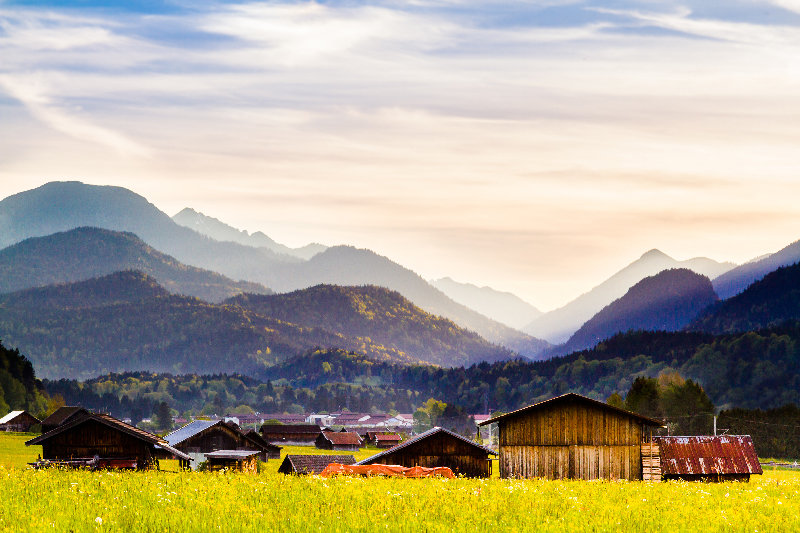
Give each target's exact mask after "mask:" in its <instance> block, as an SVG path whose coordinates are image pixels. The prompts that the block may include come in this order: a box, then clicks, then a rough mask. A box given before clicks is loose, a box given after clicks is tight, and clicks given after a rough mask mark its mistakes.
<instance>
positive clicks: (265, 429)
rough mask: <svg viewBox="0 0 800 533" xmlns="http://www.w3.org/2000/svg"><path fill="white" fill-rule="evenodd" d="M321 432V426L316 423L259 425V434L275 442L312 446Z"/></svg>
mask: <svg viewBox="0 0 800 533" xmlns="http://www.w3.org/2000/svg"><path fill="white" fill-rule="evenodd" d="M321 432H322V428H320V427H319V426H318V425H316V424H264V425H263V426H261V436H262V437H264V440H266V441H268V442H273V443H275V444H294V445H298V446H313V445H314V443H315V442H316V440H317V437H318V436H319V434H320V433H321Z"/></svg>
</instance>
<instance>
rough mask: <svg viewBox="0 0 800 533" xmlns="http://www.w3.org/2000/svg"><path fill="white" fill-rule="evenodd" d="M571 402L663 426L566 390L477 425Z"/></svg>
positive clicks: (660, 423) (641, 416) (644, 422)
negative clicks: (565, 392) (553, 396)
mask: <svg viewBox="0 0 800 533" xmlns="http://www.w3.org/2000/svg"><path fill="white" fill-rule="evenodd" d="M571 402H578V403H585V404H588V405H594V406H596V407H599V408H601V409H605V410H608V411H614V412H616V413H619V414H622V415H625V416H629V417H631V418H635V419H636V420H639V421H640V422H642V423H643V424H645V425H647V426H655V427H664V423H663V422H661V421H660V420H656V419H655V418H650V417H647V416H643V415H640V414H638V413H634V412H631V411H626V410H625V409H620V408H619V407H614V406H613V405H608V404H607V403H603V402H600V401H597V400H593V399H592V398H587V397H586V396H582V395H580V394H575V393H574V392H568V393H567V394H562V395H561V396H556V397H555V398H550V399H549V400H544V401H543V402H539V403H535V404H533V405H529V406H527V407H522V408H520V409H517V410H516V411H511V412H510V413H506V414H504V415H500V416H496V417H494V418H490V419H489V420H484V421H483V422H478V423H477V425H478V426H485V425H487V424H494V423H496V422H498V421H500V420H503V419H506V418H512V417H515V416H518V415H521V414H523V413H526V412H528V411H534V410H536V409H540V408H542V407H549V406H551V405H556V404H560V403H565V404H568V403H571Z"/></svg>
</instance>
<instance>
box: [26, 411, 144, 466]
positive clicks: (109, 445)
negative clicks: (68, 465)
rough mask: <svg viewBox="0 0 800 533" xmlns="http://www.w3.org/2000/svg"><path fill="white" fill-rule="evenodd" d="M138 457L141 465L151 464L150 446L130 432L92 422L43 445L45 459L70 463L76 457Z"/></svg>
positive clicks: (53, 438) (53, 437) (57, 436)
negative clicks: (69, 460) (129, 433)
mask: <svg viewBox="0 0 800 533" xmlns="http://www.w3.org/2000/svg"><path fill="white" fill-rule="evenodd" d="M95 455H97V456H99V457H125V458H133V457H135V458H137V459H138V460H139V462H140V464H149V463H150V462H151V461H152V454H151V446H150V444H148V443H146V442H144V441H142V440H140V439H137V438H135V437H133V436H131V435H128V434H127V433H124V432H122V431H119V430H115V429H112V428H110V427H108V426H106V425H104V424H100V423H99V422H95V421H93V420H90V421H88V422H86V423H84V424H81V425H79V426H77V427H75V428H73V429H71V430H68V431H65V432H63V433H61V434H59V435H54V436H52V437H51V438H49V439H47V440H46V441H45V442H43V443H42V458H43V459H50V460H68V459H71V458H77V457H94V456H95Z"/></svg>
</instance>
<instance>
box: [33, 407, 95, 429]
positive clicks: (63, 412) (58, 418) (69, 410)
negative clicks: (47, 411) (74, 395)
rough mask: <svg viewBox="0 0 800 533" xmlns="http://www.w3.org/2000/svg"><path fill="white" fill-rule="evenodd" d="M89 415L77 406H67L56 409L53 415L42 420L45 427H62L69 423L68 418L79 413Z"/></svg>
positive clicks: (85, 410)
mask: <svg viewBox="0 0 800 533" xmlns="http://www.w3.org/2000/svg"><path fill="white" fill-rule="evenodd" d="M81 412H83V413H88V412H89V411H88V410H87V409H84V408H83V407H80V406H77V405H65V406H63V407H59V408H58V409H56V410H55V411H54V412H53V414H51V415H50V416H48V417H47V418H45V419H44V420H42V425H43V426H60V425H61V424H63V423H64V422H66V421H67V419H68V418H71V417H72V416H74V415H76V414H78V413H81Z"/></svg>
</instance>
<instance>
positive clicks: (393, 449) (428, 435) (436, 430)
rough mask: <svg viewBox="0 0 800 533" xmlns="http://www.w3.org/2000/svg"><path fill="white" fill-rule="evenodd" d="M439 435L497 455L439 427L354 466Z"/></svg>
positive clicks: (365, 463)
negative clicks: (442, 434) (448, 436)
mask: <svg viewBox="0 0 800 533" xmlns="http://www.w3.org/2000/svg"><path fill="white" fill-rule="evenodd" d="M439 433H444V434H446V435H450V436H451V437H455V438H456V439H459V440H462V441H464V442H465V443H467V444H469V445H470V446H474V447H475V448H477V449H478V450H480V451H481V452H483V453H487V454H492V455H497V452H495V451H494V450H492V449H490V448H487V447H486V446H481V445H480V444H478V443H476V442H473V441H471V440H469V439H468V438H466V437H463V436H461V435H459V434H458V433H453V432H452V431H450V430H449V429H445V428H441V427H438V426H437V427H435V428H432V429H429V430H428V431H426V432H424V433H420V434H419V435H417V436H416V437H414V438H411V439H408V440H407V441H405V442H403V443H402V444H398V445H397V446H394V447H392V448H389V449H388V450H384V451H382V452H380V453H378V454H375V455H373V456H372V457H368V458H367V459H364V460H363V461H359V462H357V463H356V464H357V465H368V464H372V463H375V462H377V461H378V460H380V459H381V458H382V457H384V456H385V455H388V454H390V453H395V452H397V451H399V450H403V449H405V448H408V447H409V446H413V445H414V444H416V443H418V442H420V441H423V440H425V439H427V438H430V437H433V436H434V435H438V434H439Z"/></svg>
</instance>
